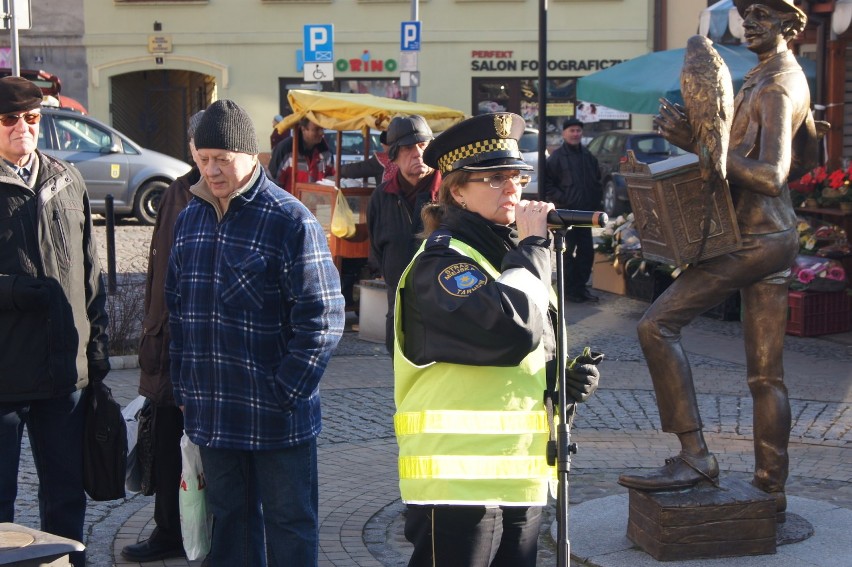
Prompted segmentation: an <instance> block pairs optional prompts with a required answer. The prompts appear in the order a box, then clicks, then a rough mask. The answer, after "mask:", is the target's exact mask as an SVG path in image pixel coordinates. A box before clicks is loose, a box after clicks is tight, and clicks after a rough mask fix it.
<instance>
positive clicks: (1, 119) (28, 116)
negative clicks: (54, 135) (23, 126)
mask: <svg viewBox="0 0 852 567" xmlns="http://www.w3.org/2000/svg"><path fill="white" fill-rule="evenodd" d="M21 118H23V119H24V122H26V123H27V124H38V123H39V121H40V120H41V114H40V113H37V112H25V113H24V114H5V115H3V116H0V124H2V125H3V126H6V127H7V128H9V127H11V126H16V125H17V124H18V120H20V119H21Z"/></svg>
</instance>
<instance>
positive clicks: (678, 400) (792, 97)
mask: <svg viewBox="0 0 852 567" xmlns="http://www.w3.org/2000/svg"><path fill="white" fill-rule="evenodd" d="M734 4H735V5H736V7H737V10H738V11H739V12H740V15H741V16H742V17H743V29H744V30H745V35H744V38H745V44H746V47H748V49H749V50H750V51H752V52H753V53H755V54H756V55H757V60H758V63H757V65H756V66H755V67H754V68H753V69H752V70H751V71H749V72H748V73H747V74H746V77H745V81H744V82H743V86H742V87H741V88H740V92H739V93H738V94H737V97H736V99H735V101H734V107H735V109H736V110H735V112H734V117H733V123H732V125H731V140H730V145H729V146H728V147H729V149H728V155H727V158H728V183H729V184H730V188H731V197H732V198H733V200H734V203H736V214H737V224H738V225H739V229H740V233H741V234H742V241H743V243H742V248H741V249H740V250H739V251H737V252H733V253H730V254H725V255H722V256H717V257H715V258H711V259H709V260H705V261H702V262H699V263H696V264H693V265H691V266H690V267H689V269H687V270H685V271H684V272H683V273H682V274H681V275H680V276H679V277H678V278H677V279H676V280H675V281H674V283H673V284H672V286H671V287H670V288H669V289H668V290H667V291H666V293H664V294H663V295H662V296H660V298H659V299H657V300H656V301H655V302H654V303H653V305H651V307H650V308H649V309H648V311H647V312H646V313H645V315H644V316H643V317H642V320H641V321H640V322H639V327H638V330H639V341H640V342H641V344H642V350H643V352H644V353H645V358H646V359H647V362H648V370H649V371H650V374H651V379H652V381H653V383H654V391H655V393H656V397H657V405H658V407H659V410H660V422H661V424H662V427H663V431H667V432H670V433H674V434H676V435H677V437H678V440H679V441H680V446H681V451H680V453H678V454H677V455H676V456H674V457H672V458H670V459H667V460H666V464H665V465H664V466H663V467H662V468H659V469H655V470H653V471H650V472H648V473H637V474H623V475H621V477H620V478H619V482H620V483H621V484H622V485H624V486H627V487H629V488H634V489H638V490H678V489H683V488H688V487H690V486H694V485H696V484H699V483H704V482H709V483H714V484H717V483H718V476H719V464H718V462H717V461H716V458H715V457H714V456H713V454H712V453H711V452H710V450H709V449H708V447H707V443H706V442H705V440H704V434H703V431H702V423H701V416H700V414H699V411H698V402H697V400H696V395H695V385H694V383H693V380H692V373H691V370H690V367H689V361H688V360H687V357H686V353H685V352H684V350H683V347H682V346H681V342H680V341H681V329H682V328H683V327H684V326H685V325H687V324H688V323H689V322H691V321H692V320H693V319H695V318H696V317H697V316H698V315H699V314H701V313H703V312H704V311H706V310H707V309H709V308H711V307H713V306H714V305H717V304H719V303H720V302H722V301H724V300H725V298H726V297H729V296H730V295H731V294H732V293H735V292H739V293H740V296H741V298H742V304H743V335H744V340H745V350H746V355H747V356H746V375H747V380H748V386H749V390H750V391H751V395H752V400H753V406H754V409H753V430H754V477H753V479H752V484H754V485H755V486H756V487H757V488H759V489H761V490H763V491H764V492H767V493H769V494H771V495H772V496H773V497H774V498H775V503H776V518H777V520H778V521H779V522H783V521H784V520H785V519H786V514H785V511H786V508H787V498H786V495H785V484H786V481H787V474H788V470H789V457H788V455H787V445H788V443H789V440H790V422H791V413H790V402H789V400H788V398H787V388H786V386H785V385H784V367H783V364H782V354H783V351H784V328H785V322H786V320H787V289H788V285H789V281H790V272H791V271H790V267H791V266H792V264H793V260H794V259H795V258H796V254H797V253H798V250H799V242H798V234H797V231H796V224H797V220H796V212H795V211H794V210H793V205H792V204H791V202H790V191H789V189H788V188H787V179H788V178H797V177H799V176H801V175H802V174H803V173H804V172H805V171H807V170H808V169H809V168H811V167H813V165H815V163H816V157H817V138H816V132H815V126H814V120H813V117H812V115H811V111H810V93H809V89H808V83H807V80H806V79H805V75H804V73H803V72H802V68H801V67H800V66H799V64H798V62H797V61H796V58H795V57H794V56H793V53H792V52H791V51H790V50H789V49H788V47H787V43H788V42H789V41H790V40H792V39H793V38H794V37H796V35H798V34H799V32H801V31H802V30H803V29H804V28H805V24H806V23H807V17H806V16H805V14H804V13H803V12H802V11H801V10H800V9H799V8H797V7H796V6H795V5H794V4H793V1H792V0H757V1H755V0H735V1H734ZM655 123H656V124H657V126H658V127H659V128H660V131H661V133H662V134H663V136H665V137H666V139H667V140H669V141H670V142H672V143H674V144H676V145H678V146H679V147H681V148H683V149H685V150H687V151H690V152H697V151H698V150H699V148H698V147H697V145H696V141H695V138H694V137H693V133H692V128H691V127H690V125H689V121H688V120H687V117H686V114H685V112H684V109H683V107H680V106H678V105H674V104H672V103H670V102H668V101H665V102H664V103H663V104H662V106H661V107H660V115H659V116H657V117H656V119H655Z"/></svg>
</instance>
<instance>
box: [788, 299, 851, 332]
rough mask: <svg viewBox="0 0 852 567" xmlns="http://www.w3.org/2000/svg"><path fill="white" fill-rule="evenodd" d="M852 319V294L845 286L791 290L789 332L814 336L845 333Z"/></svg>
mask: <svg viewBox="0 0 852 567" xmlns="http://www.w3.org/2000/svg"><path fill="white" fill-rule="evenodd" d="M850 323H852V297H850V295H849V294H848V293H846V290H843V291H831V292H813V291H790V292H788V307H787V334H788V335H796V336H798V337H814V336H817V335H828V334H831V333H844V332H846V331H848V330H849V329H850V326H851V325H850Z"/></svg>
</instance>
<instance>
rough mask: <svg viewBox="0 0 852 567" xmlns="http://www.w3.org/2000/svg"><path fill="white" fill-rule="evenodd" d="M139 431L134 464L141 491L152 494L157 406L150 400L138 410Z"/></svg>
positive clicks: (146, 494) (154, 487)
mask: <svg viewBox="0 0 852 567" xmlns="http://www.w3.org/2000/svg"><path fill="white" fill-rule="evenodd" d="M138 419H139V431H138V436H137V438H136V466H138V467H139V469H140V472H141V475H140V476H141V479H140V481H141V492H142V494H143V495H144V496H151V495H153V494H154V491H155V489H156V486H155V485H154V474H153V473H154V450H155V444H156V439H155V438H154V423H155V422H156V420H157V406H156V405H154V403H153V402H151V401H150V400H145V405H143V406H142V409H141V410H140V411H139V417H138Z"/></svg>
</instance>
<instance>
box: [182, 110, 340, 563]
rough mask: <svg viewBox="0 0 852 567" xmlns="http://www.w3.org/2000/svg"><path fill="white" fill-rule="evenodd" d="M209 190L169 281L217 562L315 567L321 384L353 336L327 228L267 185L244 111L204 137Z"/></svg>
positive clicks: (196, 192) (209, 127)
mask: <svg viewBox="0 0 852 567" xmlns="http://www.w3.org/2000/svg"><path fill="white" fill-rule="evenodd" d="M195 147H196V154H197V156H198V157H197V160H196V162H197V164H198V167H199V170H200V172H201V180H200V181H199V182H198V183H196V184H195V185H193V186H192V188H191V192H192V194H193V199H192V200H191V201H190V202H189V204H188V205H187V206H186V208H185V209H184V210H183V212H181V214H180V215H179V216H178V220H177V223H176V224H175V229H174V230H175V237H174V242H173V243H172V252H171V256H170V259H169V271H168V276H167V278H166V288H165V290H166V304H167V307H168V310H169V322H170V329H171V351H170V353H171V372H170V374H171V379H172V385H173V387H174V399H175V403H176V404H177V405H178V407H181V408H182V409H183V415H184V430H185V432H186V435H187V436H189V438H190V439H191V440H192V442H193V443H195V444H196V445H198V446H199V448H200V452H201V460H202V462H203V464H204V474H205V479H206V480H207V504H208V506H209V510H210V511H211V512H212V514H213V517H214V519H215V529H214V530H213V541H212V546H211V549H210V554H209V555H208V558H209V561H210V564H211V565H215V566H226V565H227V566H230V565H265V564H266V558H269V563H270V565H316V563H317V554H318V549H319V543H318V541H319V520H318V517H319V508H318V506H319V498H318V487H317V457H316V449H317V447H316V438H317V435H319V433H320V430H321V416H320V398H319V381H320V379H321V378H322V375H323V372H324V371H325V367H326V365H327V364H328V360H329V358H330V357H331V353H332V351H333V350H334V348H335V347H336V346H337V343H338V341H339V340H340V335H341V334H342V332H343V322H344V311H343V309H344V305H343V296H342V295H341V294H340V276H339V275H338V273H337V270H336V269H335V267H334V263H333V262H332V259H331V254H330V252H329V250H328V243H327V239H326V235H325V231H324V230H323V228H322V226H321V225H320V224H319V222H318V221H317V219H316V218H315V217H314V215H313V214H311V212H310V211H309V210H308V209H307V208H306V207H305V206H304V205H303V204H302V203H300V202H299V201H298V200H297V199H296V198H295V197H293V196H292V195H290V194H289V193H287V192H285V191H284V190H283V189H281V188H280V187H278V186H277V185H275V183H273V182H272V181H271V180H270V179H268V178H267V176H266V175H265V174H264V171H263V167H262V166H261V165H260V163H259V162H258V159H257V154H258V144H257V136H256V134H255V129H254V125H253V123H252V121H251V118H249V116H248V114H247V113H246V111H245V110H244V109H243V108H241V107H240V106H239V105H237V104H236V103H235V102H233V101H230V100H220V101H217V102H214V103H213V104H211V105H210V106H209V107H208V108H207V109H206V110H205V111H204V116H203V117H202V118H201V122H200V123H199V125H198V128H197V129H196V130H195Z"/></svg>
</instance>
